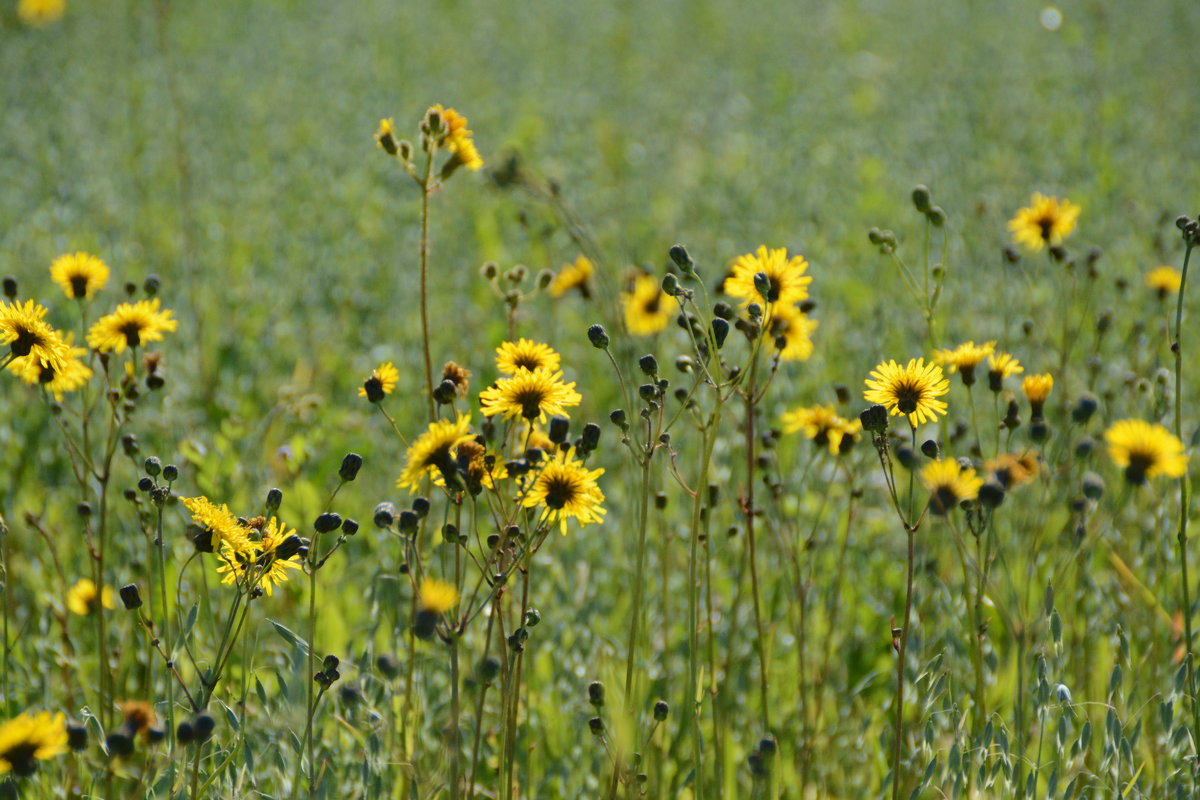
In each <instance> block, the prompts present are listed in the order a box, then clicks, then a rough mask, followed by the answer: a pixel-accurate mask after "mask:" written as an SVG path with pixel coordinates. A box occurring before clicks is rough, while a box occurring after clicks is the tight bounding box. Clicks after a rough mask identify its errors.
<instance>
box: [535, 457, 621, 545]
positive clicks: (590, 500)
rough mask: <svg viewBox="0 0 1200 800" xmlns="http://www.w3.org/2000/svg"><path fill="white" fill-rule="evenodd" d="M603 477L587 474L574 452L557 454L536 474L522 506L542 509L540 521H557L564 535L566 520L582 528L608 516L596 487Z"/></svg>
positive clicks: (597, 471) (599, 471)
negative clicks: (577, 523) (572, 520)
mask: <svg viewBox="0 0 1200 800" xmlns="http://www.w3.org/2000/svg"><path fill="white" fill-rule="evenodd" d="M603 474H604V470H603V469H593V470H589V469H588V468H587V467H586V466H584V464H583V462H582V461H579V460H578V459H576V458H575V450H574V448H572V449H571V450H568V451H566V452H565V453H564V452H561V451H560V452H558V453H556V454H555V455H554V457H553V458H552V459H550V460H548V461H547V462H546V464H545V466H543V467H542V469H541V471H539V472H538V473H537V477H535V478H534V481H533V485H532V486H530V487H529V491H528V493H527V494H526V495H525V500H524V501H523V503H522V505H524V506H525V507H526V508H533V507H535V506H542V507H544V511H543V512H542V516H541V521H542V522H554V521H555V520H557V521H558V522H559V528H560V530H561V531H562V533H563V534H564V535H565V534H566V532H567V519H568V518H569V517H574V518H575V519H576V520H578V521H579V524H581V525H587V524H589V523H592V522H603V521H604V515H605V514H606V513H607V511H605V509H604V508H602V507H601V506H600V504H601V503H603V502H604V493H603V492H602V491H600V487H599V485H597V483H596V478H598V477H600V476H601V475H603Z"/></svg>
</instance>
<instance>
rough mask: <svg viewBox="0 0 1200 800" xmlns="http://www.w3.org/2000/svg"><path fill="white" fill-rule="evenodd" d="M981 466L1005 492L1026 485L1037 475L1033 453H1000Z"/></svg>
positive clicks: (1036, 462) (1035, 456)
mask: <svg viewBox="0 0 1200 800" xmlns="http://www.w3.org/2000/svg"><path fill="white" fill-rule="evenodd" d="M983 466H984V469H986V470H987V471H988V472H990V473H992V475H993V476H995V478H996V480H997V481H998V482H999V483H1000V485H1001V486H1003V487H1004V488H1005V490H1009V489H1013V488H1015V487H1017V486H1020V485H1021V484H1023V483H1028V482H1029V481H1031V480H1033V479H1034V478H1035V477H1037V474H1038V458H1037V454H1036V453H1033V452H1025V453H1020V454H1018V453H1001V454H1000V455H998V456H996V458H995V459H994V460H992V461H988V462H986V463H985V464H984V465H983Z"/></svg>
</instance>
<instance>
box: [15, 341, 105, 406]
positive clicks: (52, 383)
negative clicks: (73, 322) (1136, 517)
mask: <svg viewBox="0 0 1200 800" xmlns="http://www.w3.org/2000/svg"><path fill="white" fill-rule="evenodd" d="M64 344H65V345H66V348H67V349H66V354H65V356H66V357H65V360H64V361H63V362H62V365H61V366H60V367H59V368H58V369H55V368H53V367H47V366H44V365H43V364H41V363H40V362H39V361H38V360H37V359H35V358H33V357H32V356H24V357H22V358H17V359H14V360H13V361H11V362H10V363H9V365H8V369H9V371H10V372H12V373H13V374H15V375H17V376H18V377H20V378H21V380H23V381H25V382H26V383H29V384H33V385H41V386H45V387H46V391H48V392H50V393H51V394H53V395H54V399H55V400H57V401H58V402H60V403H61V402H62V399H63V395H64V394H66V393H67V392H73V391H75V390H76V389H79V388H80V387H82V386H83V385H84V384H86V383H87V382H88V380H89V379H90V378H91V377H92V368H91V367H89V366H88V365H87V364H85V363H83V361H82V360H81V358H80V357H81V356H85V355H87V350H84V349H83V348H82V347H72V346H71V338H70V336H68V337H67V338H66V340H65V341H64Z"/></svg>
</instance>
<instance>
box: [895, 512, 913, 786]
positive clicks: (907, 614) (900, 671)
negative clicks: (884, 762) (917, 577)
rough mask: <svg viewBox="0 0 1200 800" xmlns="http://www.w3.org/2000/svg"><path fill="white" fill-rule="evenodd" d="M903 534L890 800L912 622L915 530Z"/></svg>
mask: <svg viewBox="0 0 1200 800" xmlns="http://www.w3.org/2000/svg"><path fill="white" fill-rule="evenodd" d="M905 533H907V534H908V559H907V568H906V569H907V574H908V578H907V582H906V584H905V589H904V627H902V628H901V629H900V652H899V653H898V655H897V658H896V727H895V731H894V737H895V740H896V741H895V749H894V751H893V755H892V800H899V797H900V755H901V745H902V743H903V738H902V733H903V729H904V656H905V653H906V651H907V650H908V629H909V625H910V623H911V622H912V595H913V544H914V540H915V539H916V530H915V529H914V528H913V527H912V526H908V525H906V526H905Z"/></svg>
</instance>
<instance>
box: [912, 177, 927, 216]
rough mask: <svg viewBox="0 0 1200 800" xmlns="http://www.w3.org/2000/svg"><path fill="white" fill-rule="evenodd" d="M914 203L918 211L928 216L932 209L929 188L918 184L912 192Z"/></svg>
mask: <svg viewBox="0 0 1200 800" xmlns="http://www.w3.org/2000/svg"><path fill="white" fill-rule="evenodd" d="M912 201H913V206H915V207H916V209H917V211H920V212H921V213H922V214H927V213H928V212H929V210H930V208H931V206H930V195H929V187H927V186H925V185H924V184H921V183H918V184H917V185H916V187H915V188H914V189H913V190H912Z"/></svg>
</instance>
